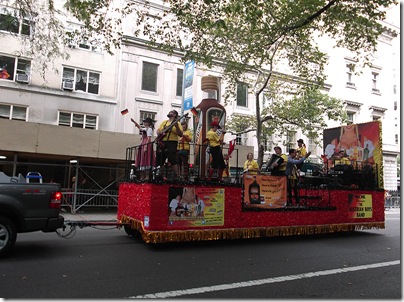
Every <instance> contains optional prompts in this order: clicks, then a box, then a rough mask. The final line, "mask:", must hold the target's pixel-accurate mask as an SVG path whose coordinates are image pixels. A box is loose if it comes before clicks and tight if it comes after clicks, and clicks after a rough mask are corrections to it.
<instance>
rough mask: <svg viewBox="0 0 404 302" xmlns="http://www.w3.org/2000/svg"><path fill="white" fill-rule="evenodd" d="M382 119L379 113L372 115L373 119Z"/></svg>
mask: <svg viewBox="0 0 404 302" xmlns="http://www.w3.org/2000/svg"><path fill="white" fill-rule="evenodd" d="M380 119H381V116H378V115H373V116H372V120H373V121H379V120H380Z"/></svg>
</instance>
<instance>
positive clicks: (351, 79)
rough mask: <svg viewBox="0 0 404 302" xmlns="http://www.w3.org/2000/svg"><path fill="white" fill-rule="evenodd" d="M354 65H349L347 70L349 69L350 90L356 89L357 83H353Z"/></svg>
mask: <svg viewBox="0 0 404 302" xmlns="http://www.w3.org/2000/svg"><path fill="white" fill-rule="evenodd" d="M354 67H355V66H354V65H353V64H347V65H346V68H347V72H346V74H347V82H346V85H347V87H350V88H355V83H354V82H353V73H354Z"/></svg>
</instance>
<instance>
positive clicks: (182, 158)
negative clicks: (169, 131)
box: [177, 120, 192, 179]
mask: <svg viewBox="0 0 404 302" xmlns="http://www.w3.org/2000/svg"><path fill="white" fill-rule="evenodd" d="M181 126H182V136H181V138H180V139H179V141H178V148H177V150H178V164H179V168H180V171H181V177H182V178H183V179H187V178H188V171H189V163H188V162H189V150H190V145H189V143H190V142H191V141H192V133H191V131H190V130H189V129H188V120H184V121H182V122H181Z"/></svg>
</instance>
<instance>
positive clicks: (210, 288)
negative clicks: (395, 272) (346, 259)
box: [128, 260, 400, 299]
mask: <svg viewBox="0 0 404 302" xmlns="http://www.w3.org/2000/svg"><path fill="white" fill-rule="evenodd" d="M399 264H400V260H395V261H388V262H381V263H374V264H366V265H359V266H353V267H344V268H337V269H330V270H325V271H318V272H310V273H303V274H297V275H289V276H281V277H274V278H267V279H258V280H251V281H244V282H236V283H229V284H220V285H213V286H204V287H197V288H190V289H183V290H174V291H169V292H161V293H154V294H146V295H140V296H134V297H128V298H129V299H131V298H135V299H138V298H172V297H179V296H185V295H196V294H202V293H208V292H215V291H220V290H228V289H238V288H243V287H251V286H259V285H264V284H271V283H278V282H285V281H293V280H299V279H308V278H313V277H319V276H327V275H335V274H341V273H348V272H355V271H360V270H367V269H373V268H379V267H386V266H392V265H399Z"/></svg>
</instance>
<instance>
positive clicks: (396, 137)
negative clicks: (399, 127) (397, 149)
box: [395, 134, 398, 144]
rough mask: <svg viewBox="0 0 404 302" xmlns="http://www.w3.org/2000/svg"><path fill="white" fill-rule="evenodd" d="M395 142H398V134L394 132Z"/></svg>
mask: <svg viewBox="0 0 404 302" xmlns="http://www.w3.org/2000/svg"><path fill="white" fill-rule="evenodd" d="M395 142H396V144H398V134H395Z"/></svg>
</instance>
